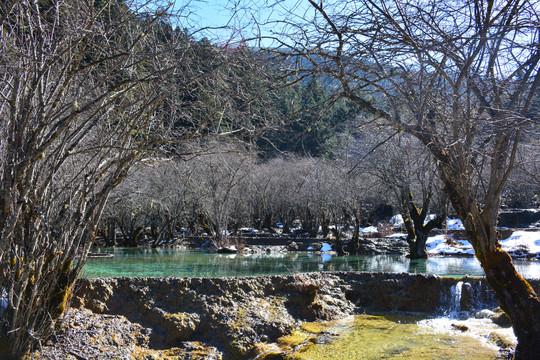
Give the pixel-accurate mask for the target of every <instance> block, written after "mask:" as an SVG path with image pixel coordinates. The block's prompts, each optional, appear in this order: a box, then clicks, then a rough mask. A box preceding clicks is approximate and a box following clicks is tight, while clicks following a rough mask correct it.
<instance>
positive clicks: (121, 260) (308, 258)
mask: <svg viewBox="0 0 540 360" xmlns="http://www.w3.org/2000/svg"><path fill="white" fill-rule="evenodd" d="M100 251H101V252H102V253H113V254H114V257H113V258H91V259H88V262H87V264H86V265H85V268H84V270H83V274H82V276H84V277H107V276H128V277H134V276H216V277H224V276H244V275H245V276H247V275H284V274H295V273H301V272H320V271H383V272H397V273H399V272H410V273H428V274H437V275H449V276H461V275H470V276H483V270H482V268H481V267H480V264H479V263H478V261H477V260H476V259H475V258H455V257H454V258H452V257H431V258H428V259H421V260H410V259H408V258H406V257H404V256H400V255H377V256H368V255H360V256H332V255H330V254H306V253H277V254H232V255H231V254H209V253H205V252H201V251H198V250H174V249H122V248H116V249H100ZM514 263H515V264H516V267H517V268H518V271H520V273H521V274H522V275H524V276H525V277H527V278H538V277H540V264H539V263H538V262H528V261H515V262H514Z"/></svg>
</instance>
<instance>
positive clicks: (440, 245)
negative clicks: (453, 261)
mask: <svg viewBox="0 0 540 360" xmlns="http://www.w3.org/2000/svg"><path fill="white" fill-rule="evenodd" d="M448 238H449V239H450V240H451V241H447V239H448ZM426 251H427V252H428V253H429V254H452V255H474V249H473V247H472V245H471V244H469V242H468V241H467V240H454V239H452V237H451V236H448V237H446V236H445V235H444V234H441V235H435V236H430V237H429V238H428V240H427V242H426Z"/></svg>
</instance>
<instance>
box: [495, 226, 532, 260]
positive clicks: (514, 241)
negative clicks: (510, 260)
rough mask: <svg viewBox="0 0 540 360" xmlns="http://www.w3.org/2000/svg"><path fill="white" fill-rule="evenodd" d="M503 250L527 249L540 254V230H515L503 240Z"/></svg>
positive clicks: (516, 250)
mask: <svg viewBox="0 0 540 360" xmlns="http://www.w3.org/2000/svg"><path fill="white" fill-rule="evenodd" d="M501 245H502V248H503V250H506V251H508V252H519V251H521V250H524V249H525V250H526V251H527V253H529V254H537V255H539V254H540V231H514V233H513V234H512V235H511V236H510V237H509V238H508V239H505V240H502V241H501Z"/></svg>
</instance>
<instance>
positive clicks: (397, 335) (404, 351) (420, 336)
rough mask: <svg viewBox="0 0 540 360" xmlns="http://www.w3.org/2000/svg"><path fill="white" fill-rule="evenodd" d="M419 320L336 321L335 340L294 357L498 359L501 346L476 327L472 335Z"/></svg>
mask: <svg viewBox="0 0 540 360" xmlns="http://www.w3.org/2000/svg"><path fill="white" fill-rule="evenodd" d="M420 320H421V319H420V318H417V317H412V316H394V315H386V316H373V315H359V316H355V317H354V319H353V320H351V321H348V322H345V323H336V324H334V325H332V326H330V327H329V328H328V329H329V331H330V332H334V333H339V334H340V335H339V336H337V337H335V338H334V340H333V341H331V342H329V343H324V344H319V343H317V344H313V345H310V346H307V347H305V348H304V349H303V350H302V351H300V352H298V353H296V354H295V355H294V356H293V358H295V359H304V360H322V359H324V360H332V359H336V360H348V359H373V360H375V359H426V360H427V359H429V360H431V359H440V360H446V359H448V360H450V359H451V360H455V359H463V360H466V359H471V360H473V359H475V360H484V359H490V360H492V359H496V358H497V355H498V349H497V348H496V347H495V346H491V345H489V344H488V343H487V342H485V341H482V340H481V337H479V336H478V332H476V331H475V330H474V329H471V333H470V334H467V333H461V332H460V331H450V330H448V331H447V330H442V331H440V332H439V331H434V328H432V327H430V325H429V324H431V325H432V324H433V323H430V322H429V321H431V320H427V322H425V321H424V320H422V321H420ZM446 320H448V319H446ZM446 320H445V321H446ZM450 322H451V320H448V323H447V324H444V325H443V326H447V327H449V326H450ZM454 322H456V323H460V322H458V321H454ZM486 324H487V323H486ZM486 326H487V327H489V326H488V325H486ZM484 330H485V331H490V330H491V329H484Z"/></svg>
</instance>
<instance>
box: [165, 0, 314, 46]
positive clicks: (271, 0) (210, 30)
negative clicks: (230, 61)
mask: <svg viewBox="0 0 540 360" xmlns="http://www.w3.org/2000/svg"><path fill="white" fill-rule="evenodd" d="M308 7H309V4H308V2H307V0H213V1H212V0H176V1H175V8H176V9H183V10H182V15H183V16H185V18H184V20H183V22H184V24H183V27H187V28H188V29H190V30H192V31H193V30H194V29H201V28H204V29H205V30H204V36H206V37H208V38H210V39H212V40H214V41H218V42H227V41H229V40H230V39H231V38H235V39H236V40H233V41H237V40H238V39H241V38H242V37H243V38H249V37H251V36H252V34H253V29H254V28H257V29H261V31H262V32H263V33H267V32H270V31H272V30H275V27H276V24H272V25H268V26H267V27H266V28H264V27H262V26H261V27H254V26H253V23H254V22H253V20H254V19H256V20H257V21H258V23H259V24H262V23H268V21H272V20H274V21H275V20H278V19H280V20H282V19H284V18H288V19H289V20H290V19H291V17H294V16H295V15H296V14H301V15H303V14H304V12H305V9H306V8H308ZM235 14H236V16H235ZM225 26H226V27H227V29H226V30H224V29H223V27H225ZM217 28H221V29H217Z"/></svg>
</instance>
